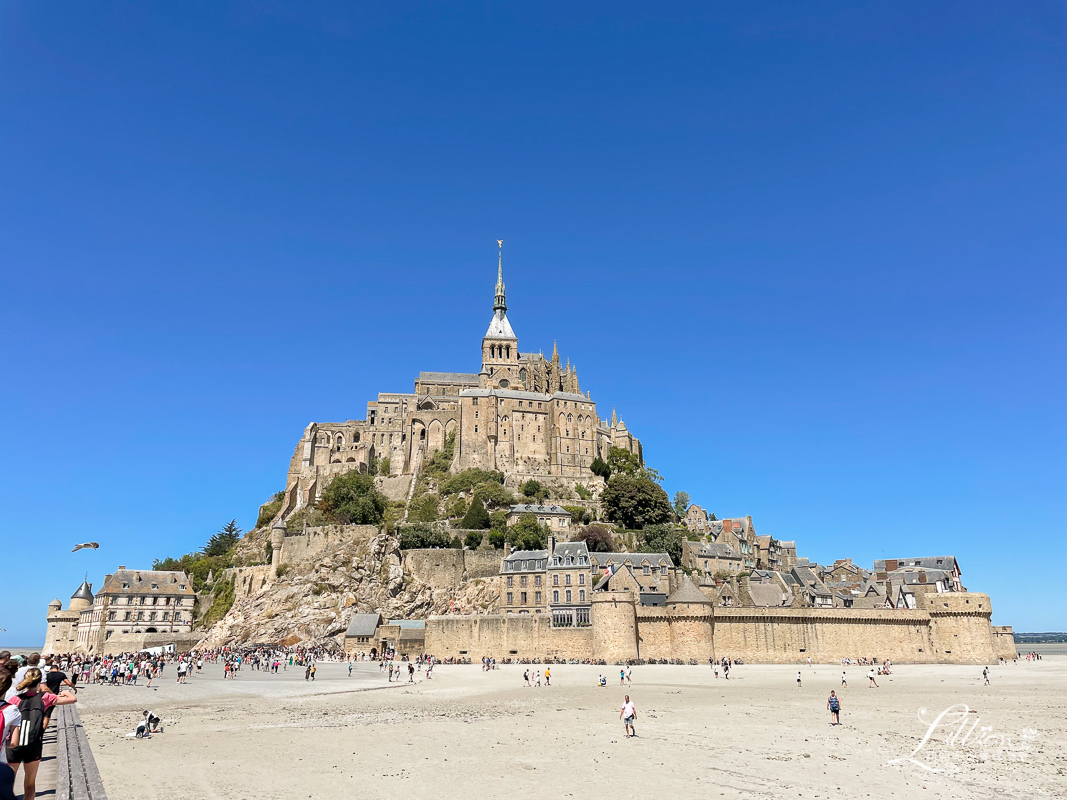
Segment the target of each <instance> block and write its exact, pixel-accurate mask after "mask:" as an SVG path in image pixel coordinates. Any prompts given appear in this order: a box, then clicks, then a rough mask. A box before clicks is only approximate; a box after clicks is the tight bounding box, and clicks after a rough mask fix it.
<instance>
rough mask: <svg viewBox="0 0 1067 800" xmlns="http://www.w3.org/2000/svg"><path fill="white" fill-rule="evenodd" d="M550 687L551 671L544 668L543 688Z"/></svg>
mask: <svg viewBox="0 0 1067 800" xmlns="http://www.w3.org/2000/svg"><path fill="white" fill-rule="evenodd" d="M551 685H552V670H551V669H549V668H548V667H545V686H551Z"/></svg>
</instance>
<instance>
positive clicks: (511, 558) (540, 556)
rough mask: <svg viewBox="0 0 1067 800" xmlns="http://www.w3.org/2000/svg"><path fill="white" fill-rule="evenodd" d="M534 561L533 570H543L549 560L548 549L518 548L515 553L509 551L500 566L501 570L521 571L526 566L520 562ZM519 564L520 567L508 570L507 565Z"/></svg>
mask: <svg viewBox="0 0 1067 800" xmlns="http://www.w3.org/2000/svg"><path fill="white" fill-rule="evenodd" d="M523 561H533V562H534V564H533V566H532V567H530V569H531V570H542V569H544V568H545V562H547V561H548V551H547V550H516V551H515V552H513V553H509V554H508V555H507V556H505V557H504V561H503V564H502V565H501V567H500V571H501V572H520V571H523V570H524V569H525V568H524V567H523V566H522V564H521V563H520V562H523ZM516 563H518V564H519V567H518V568H516V569H513V570H508V569H507V566H508V565H511V564H516Z"/></svg>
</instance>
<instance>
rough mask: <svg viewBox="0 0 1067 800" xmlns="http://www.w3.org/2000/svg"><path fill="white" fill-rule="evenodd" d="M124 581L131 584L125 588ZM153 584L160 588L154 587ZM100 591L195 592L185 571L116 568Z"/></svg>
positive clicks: (117, 592) (109, 592)
mask: <svg viewBox="0 0 1067 800" xmlns="http://www.w3.org/2000/svg"><path fill="white" fill-rule="evenodd" d="M124 583H125V584H129V585H128V586H126V587H125V588H123V584H124ZM153 584H155V585H156V587H158V588H155V589H153V588H152V585H153ZM182 586H184V587H185V588H184V589H182V588H181V587H182ZM100 591H101V592H103V593H104V594H152V593H157V594H158V593H162V594H183V595H190V596H191V595H193V594H195V592H194V591H193V584H192V581H191V580H190V579H189V576H188V575H186V574H185V572H184V571H182V570H154V569H120V570H116V571H115V574H114V575H112V576H111V577H110V578H108V579H107V580H106V581H105V582H104V587H103V588H102V589H101V590H100Z"/></svg>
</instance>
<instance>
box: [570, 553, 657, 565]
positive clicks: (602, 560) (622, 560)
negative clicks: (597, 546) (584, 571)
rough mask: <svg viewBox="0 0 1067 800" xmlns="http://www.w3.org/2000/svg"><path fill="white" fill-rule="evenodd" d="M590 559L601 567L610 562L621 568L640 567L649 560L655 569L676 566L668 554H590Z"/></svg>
mask: <svg viewBox="0 0 1067 800" xmlns="http://www.w3.org/2000/svg"><path fill="white" fill-rule="evenodd" d="M589 558H590V560H591V561H592V562H593V563H594V564H596V565H598V566H601V567H602V566H605V565H606V564H608V563H609V562H614V563H616V564H618V565H620V566H622V565H623V564H633V565H635V566H638V567H639V566H641V563H642V562H643V561H644V560H645V559H648V563H649V564H650V565H652V566H653V567H673V566H674V562H673V561H671V557H670V556H669V555H667V554H666V553H590V554H589Z"/></svg>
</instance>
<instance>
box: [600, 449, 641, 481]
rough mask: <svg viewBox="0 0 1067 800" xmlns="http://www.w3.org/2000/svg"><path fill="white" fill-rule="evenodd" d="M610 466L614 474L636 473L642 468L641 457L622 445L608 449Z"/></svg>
mask: <svg viewBox="0 0 1067 800" xmlns="http://www.w3.org/2000/svg"><path fill="white" fill-rule="evenodd" d="M608 468H609V469H611V474H612V475H620V474H622V475H636V474H637V472H638V471H639V470H640V469H641V459H639V458H638V457H637V456H636V455H634V454H633V453H631V452H630V451H629V450H624V449H623V448H621V447H613V448H611V450H609V451H608Z"/></svg>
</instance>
